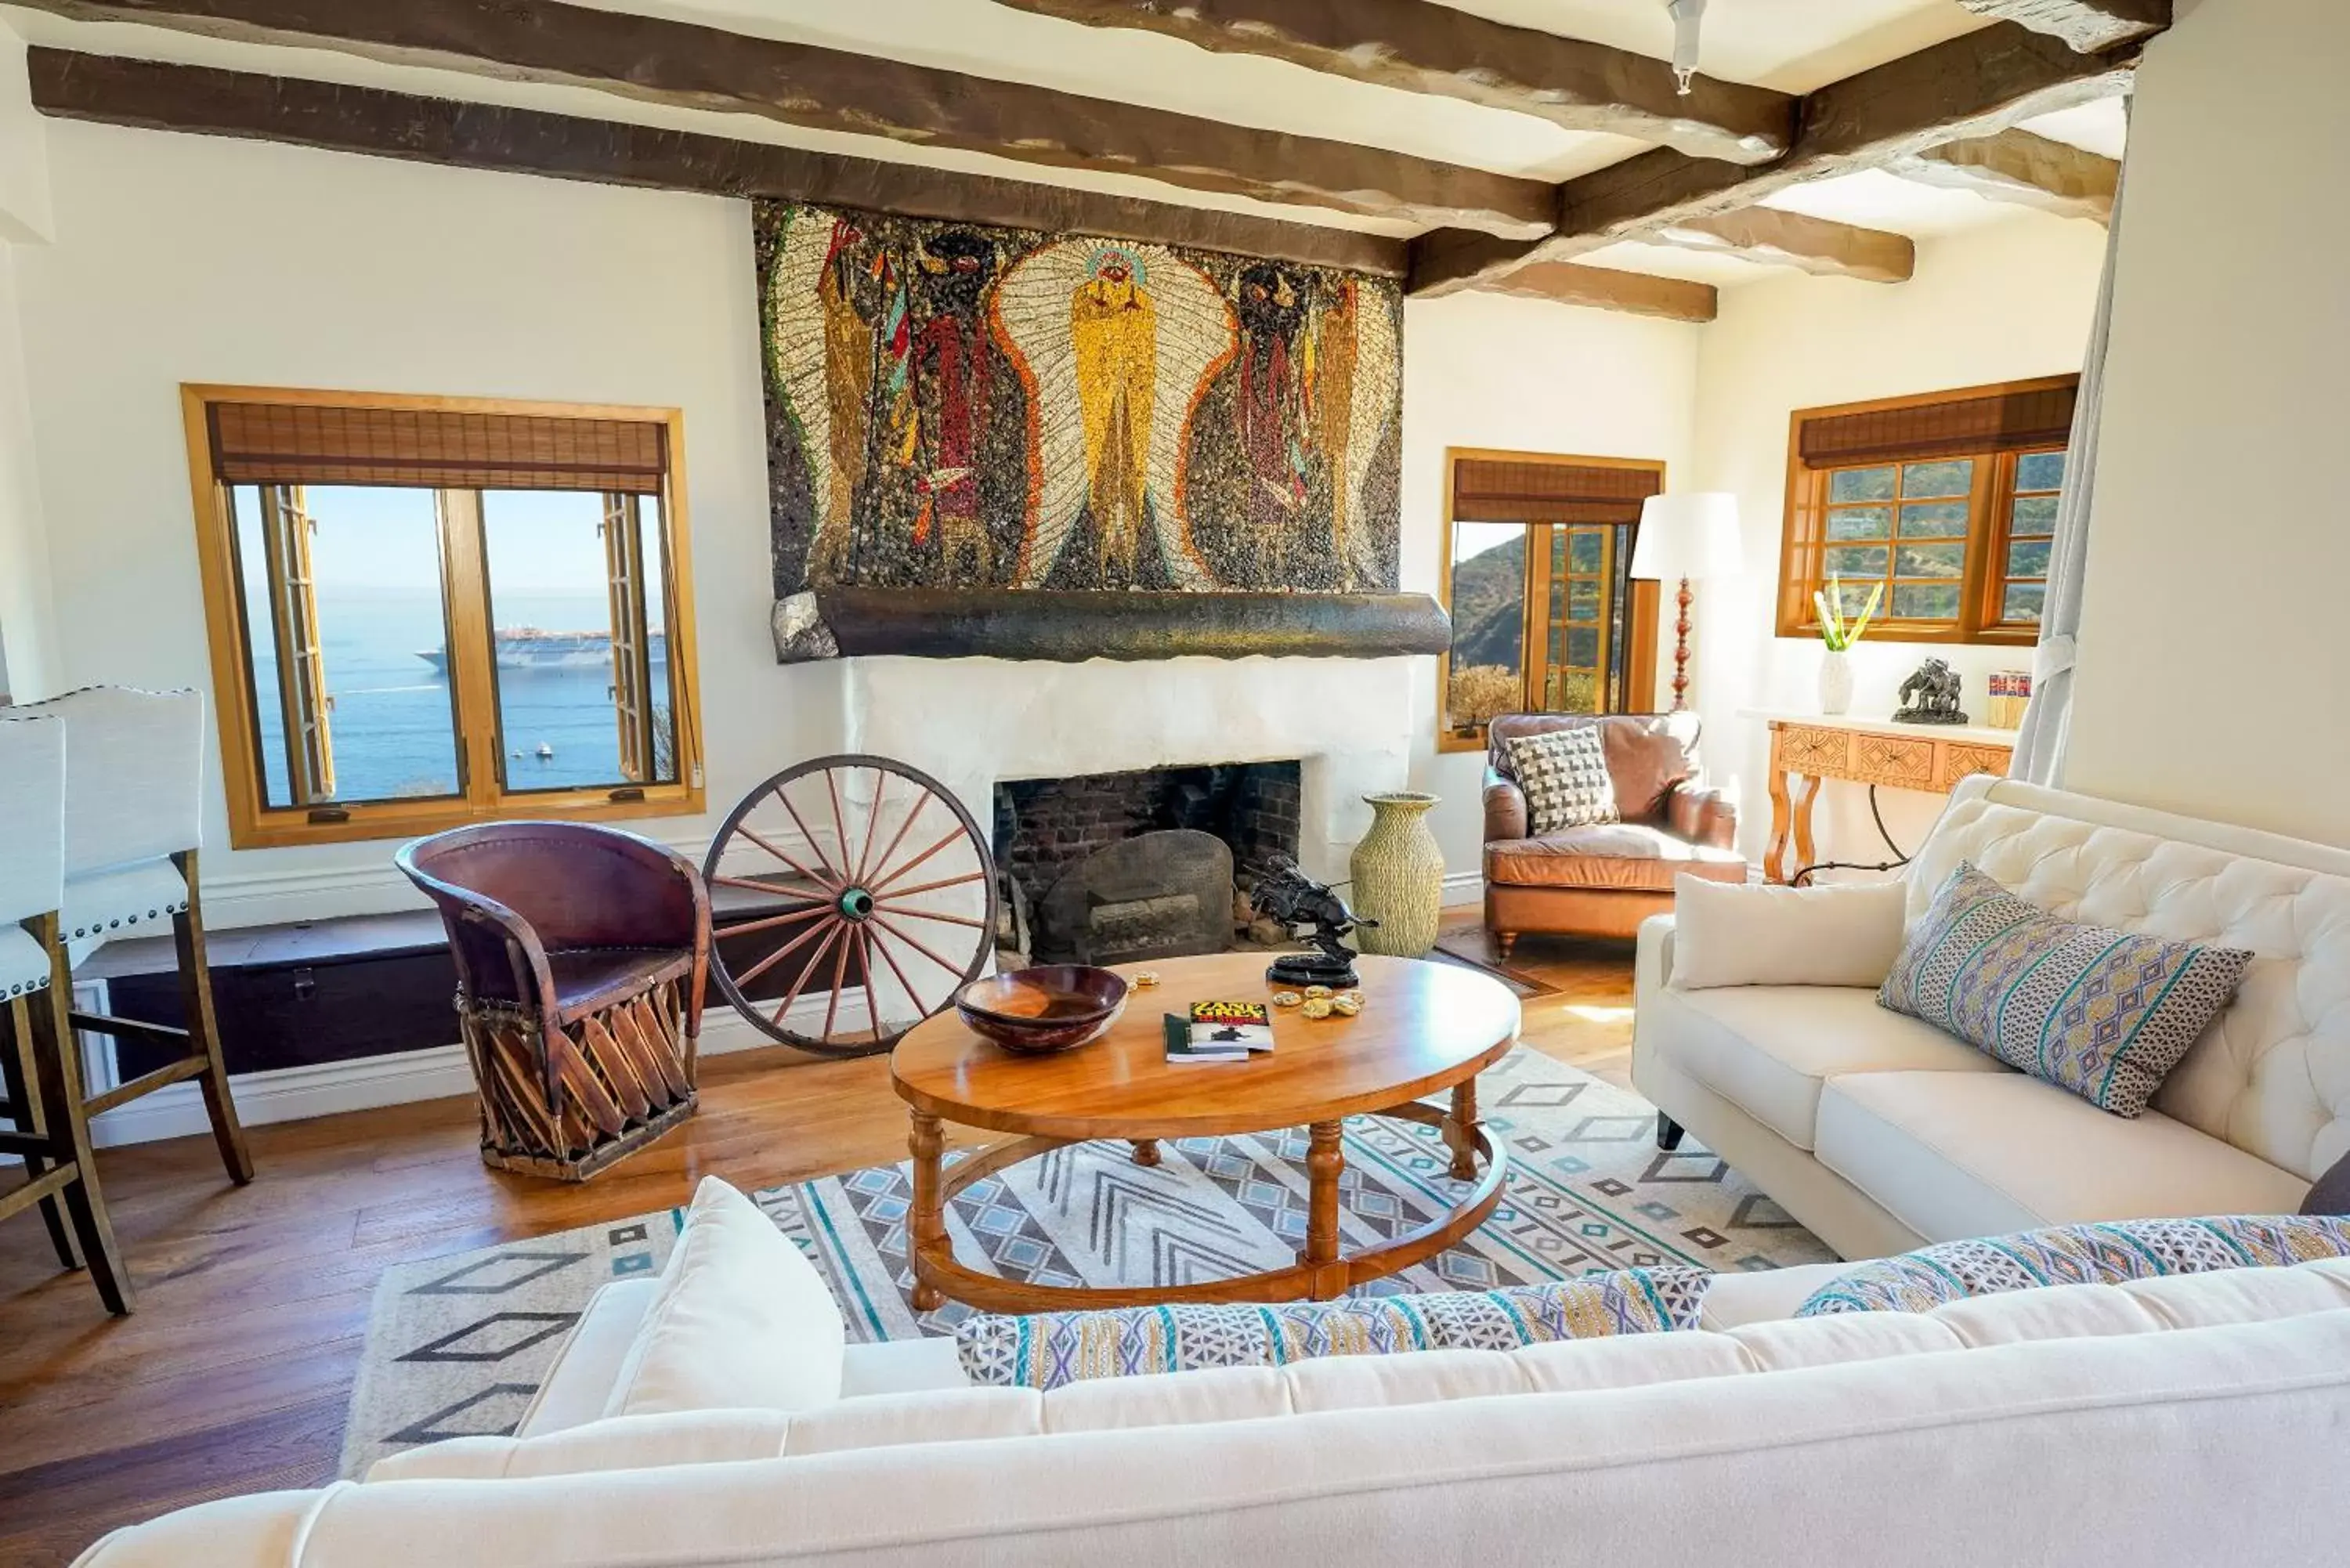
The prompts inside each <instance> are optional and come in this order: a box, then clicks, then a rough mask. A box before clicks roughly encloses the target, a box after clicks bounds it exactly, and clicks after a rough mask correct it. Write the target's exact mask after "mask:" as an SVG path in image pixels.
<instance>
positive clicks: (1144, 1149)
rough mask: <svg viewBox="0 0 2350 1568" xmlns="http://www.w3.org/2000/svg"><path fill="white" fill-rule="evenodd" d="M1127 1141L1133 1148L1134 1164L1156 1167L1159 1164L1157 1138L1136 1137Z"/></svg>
mask: <svg viewBox="0 0 2350 1568" xmlns="http://www.w3.org/2000/svg"><path fill="white" fill-rule="evenodd" d="M1127 1141H1128V1143H1130V1144H1132V1145H1133V1146H1134V1163H1135V1164H1137V1165H1157V1164H1158V1163H1159V1140H1158V1139H1157V1138H1155V1137H1136V1138H1128V1139H1127Z"/></svg>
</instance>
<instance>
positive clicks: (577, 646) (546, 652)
mask: <svg viewBox="0 0 2350 1568" xmlns="http://www.w3.org/2000/svg"><path fill="white" fill-rule="evenodd" d="M497 646H498V668H499V669H500V670H525V671H532V672H536V671H542V670H610V669H611V668H612V634H611V633H610V632H608V631H542V630H540V629H539V628H537V627H535V626H523V627H515V628H513V629H511V630H507V631H501V632H499V633H498V641H497ZM648 651H650V653H651V655H652V661H653V662H654V663H655V664H659V663H661V662H662V661H663V659H664V656H665V655H666V653H667V651H668V637H667V634H666V633H664V632H658V631H657V632H654V633H653V634H652V636H651V638H650V643H649V649H648ZM416 657H417V658H419V659H422V660H424V662H425V663H427V664H429V665H431V666H432V668H433V670H434V671H435V672H436V673H438V674H442V675H446V674H447V673H448V672H449V650H448V649H445V648H422V649H417V652H416Z"/></svg>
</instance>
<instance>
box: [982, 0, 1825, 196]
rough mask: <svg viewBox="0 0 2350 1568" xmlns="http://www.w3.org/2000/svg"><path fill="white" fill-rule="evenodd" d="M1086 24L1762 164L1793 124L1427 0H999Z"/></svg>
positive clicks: (1780, 96) (1765, 105)
mask: <svg viewBox="0 0 2350 1568" xmlns="http://www.w3.org/2000/svg"><path fill="white" fill-rule="evenodd" d="M999 3H1000V4H1003V5H1010V6H1013V7H1014V8H1015V9H1018V10H1022V11H1033V12H1035V13H1036V14H1038V15H1039V16H1057V17H1060V18H1061V19H1063V20H1065V21H1070V22H1081V23H1083V24H1085V25H1086V26H1091V27H1135V28H1143V29H1147V30H1149V31H1150V32H1154V33H1163V34H1166V35H1167V36H1170V37H1176V38H1180V39H1182V40H1184V41H1185V42H1186V43H1191V44H1197V45H1198V46H1199V47H1201V48H1203V49H1213V50H1217V51H1219V52H1222V53H1228V54H1247V55H1263V56H1267V57H1271V58H1273V59H1276V60H1288V61H1290V62H1292V63H1293V64H1295V65H1301V66H1305V67H1309V68H1311V69H1313V70H1317V71H1326V72H1328V73H1330V74H1331V75H1334V76H1343V77H1350V78H1354V79H1355V80H1357V81H1365V82H1372V83H1375V84H1377V85H1378V86H1380V87H1390V88H1403V89H1404V90H1405V91H1408V92H1421V93H1437V94H1441V95H1443V96H1445V97H1449V98H1457V99H1466V100H1468V101H1469V102H1471V103H1480V104H1484V105H1486V106H1487V107H1488V108H1492V109H1512V110H1514V111H1516V112H1517V113H1520V114H1531V115H1538V116H1540V117H1541V118H1543V119H1547V120H1551V121H1553V122H1554V123H1555V124H1558V125H1563V126H1565V127H1566V128H1567V129H1569V130H1598V131H1607V132H1610V133H1612V134H1614V135H1617V136H1629V137H1635V138H1638V140H1642V141H1653V142H1658V143H1660V144H1662V145H1664V146H1667V147H1670V148H1673V149H1675V150H1676V151H1681V152H1686V153H1688V154H1690V156H1692V157H1697V158H1721V159H1726V160H1728V161H1731V162H1733V163H1763V162H1767V161H1770V160H1772V159H1773V158H1776V157H1778V156H1779V155H1780V154H1782V153H1783V152H1785V151H1787V146H1788V143H1789V140H1791V138H1792V137H1793V136H1794V127H1795V99H1794V97H1793V95H1791V94H1788V93H1783V92H1773V91H1772V90H1770V89H1769V88H1758V87H1748V86H1746V85H1745V84H1743V83H1741V82H1726V81H1719V80H1716V79H1715V78H1711V77H1703V76H1700V77H1699V78H1696V80H1695V81H1694V82H1693V83H1692V84H1691V88H1690V93H1689V96H1687V97H1686V98H1684V97H1682V96H1681V94H1680V92H1679V88H1678V87H1677V86H1676V84H1675V82H1674V79H1673V69H1672V67H1671V66H1670V65H1669V64H1667V63H1666V62H1665V61H1663V60H1659V59H1656V58H1654V57H1650V56H1648V55H1638V54H1634V53H1632V52H1630V51H1629V50H1626V49H1617V48H1612V47H1608V46H1607V45H1605V44H1594V43H1589V42H1586V41H1585V40H1583V39H1581V38H1565V37H1561V36H1558V35H1557V34H1555V33H1545V32H1542V31H1539V30H1538V29H1535V28H1533V27H1513V26H1509V25H1507V24H1506V23H1502V22H1495V21H1491V20H1489V19H1487V18H1486V17H1483V16H1476V15H1474V14H1472V13H1471V12H1467V11H1459V10H1455V9H1454V8H1452V7H1451V6H1450V5H1436V4H1433V3H1432V0H1183V3H1182V4H1180V5H1173V4H1169V3H1168V0H999Z"/></svg>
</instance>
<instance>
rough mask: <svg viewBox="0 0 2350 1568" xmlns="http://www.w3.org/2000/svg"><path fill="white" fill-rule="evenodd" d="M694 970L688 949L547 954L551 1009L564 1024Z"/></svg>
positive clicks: (602, 949)
mask: <svg viewBox="0 0 2350 1568" xmlns="http://www.w3.org/2000/svg"><path fill="white" fill-rule="evenodd" d="M692 967H693V951H692V950H691V949H690V948H572V949H569V950H566V951H562V952H551V953H549V954H547V955H546V968H547V972H548V973H549V974H551V975H552V976H554V978H555V1005H556V1011H557V1012H559V1013H560V1014H561V1015H562V1017H563V1019H564V1021H565V1022H567V1023H568V1022H569V1021H570V1020H572V1019H575V1018H582V1017H585V1016H586V1015H587V1014H588V1013H590V1012H599V1011H601V1010H602V1009H604V1008H607V1007H609V1006H611V1005H612V1004H613V1003H614V1002H620V1001H623V1000H625V999H626V998H629V997H631V996H636V995H639V994H641V993H642V992H646V991H649V990H650V989H651V988H652V987H653V986H655V985H657V984H658V983H660V981H664V980H670V979H673V978H675V977H677V976H680V975H683V974H684V973H686V972H687V971H689V970H691V968H692Z"/></svg>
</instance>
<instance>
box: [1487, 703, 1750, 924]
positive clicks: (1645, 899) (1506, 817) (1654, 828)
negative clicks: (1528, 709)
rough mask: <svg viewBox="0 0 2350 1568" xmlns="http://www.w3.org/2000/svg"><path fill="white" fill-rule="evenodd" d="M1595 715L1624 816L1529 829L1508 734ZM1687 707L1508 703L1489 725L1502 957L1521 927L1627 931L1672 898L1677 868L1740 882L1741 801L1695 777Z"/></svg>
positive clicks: (1589, 721)
mask: <svg viewBox="0 0 2350 1568" xmlns="http://www.w3.org/2000/svg"><path fill="white" fill-rule="evenodd" d="M1586 725H1596V726H1597V727H1598V730H1599V741H1600V747H1601V750H1602V751H1603V752H1604V753H1606V755H1607V773H1608V776H1609V777H1610V778H1611V779H1612V780H1614V782H1615V785H1616V810H1617V814H1618V815H1620V816H1622V818H1623V820H1622V821H1621V822H1612V823H1607V824H1606V825H1604V826H1594V827H1570V828H1565V829H1564V830H1562V831H1560V832H1557V833H1551V834H1545V835H1543V836H1539V837H1535V836H1530V835H1529V833H1528V829H1527V826H1526V797H1525V794H1524V792H1523V791H1522V790H1520V789H1519V788H1518V785H1517V781H1516V780H1515V778H1513V776H1512V774H1511V770H1510V765H1509V751H1508V747H1507V745H1506V742H1508V740H1509V738H1510V737H1511V736H1513V735H1534V734H1541V733H1543V732H1545V731H1550V730H1570V729H1575V728H1578V727H1582V726H1586ZM1698 732H1699V724H1698V717H1697V715H1696V714H1694V713H1689V712H1681V713H1613V714H1605V715H1593V714H1588V713H1503V714H1502V715H1500V716H1498V717H1497V718H1495V719H1494V720H1493V721H1492V723H1491V724H1489V725H1488V726H1487V727H1486V734H1485V746H1486V752H1485V854H1484V873H1485V927H1486V929H1488V930H1490V931H1492V933H1493V942H1494V946H1495V948H1496V950H1498V951H1499V952H1500V954H1501V956H1503V958H1507V957H1508V956H1509V954H1510V950H1511V949H1512V948H1513V946H1515V945H1516V942H1517V940H1518V935H1519V933H1520V932H1522V931H1558V932H1564V933H1568V934H1571V935H1575V936H1586V937H1628V936H1631V935H1632V934H1634V933H1635V932H1636V931H1638V929H1639V927H1640V922H1641V921H1642V920H1644V919H1648V917H1649V916H1650V915H1655V914H1662V913H1664V912H1665V911H1667V910H1669V909H1671V908H1672V907H1673V878H1674V877H1677V876H1679V875H1681V874H1682V873H1684V872H1686V873H1688V874H1690V875H1691V876H1697V877H1711V879H1713V880H1715V881H1718V882H1743V881H1744V880H1746V860H1745V857H1743V856H1742V855H1740V854H1739V852H1738V847H1737V845H1738V808H1737V806H1736V805H1733V804H1732V803H1731V800H1730V799H1729V797H1728V796H1727V795H1725V794H1722V793H1721V791H1719V790H1713V789H1708V788H1707V787H1705V785H1704V784H1702V783H1701V782H1700V778H1699V774H1698V762H1697V742H1698Z"/></svg>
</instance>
